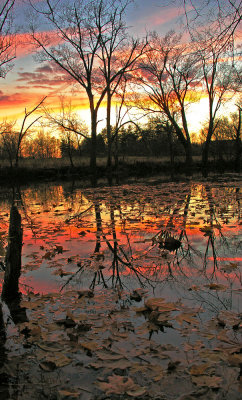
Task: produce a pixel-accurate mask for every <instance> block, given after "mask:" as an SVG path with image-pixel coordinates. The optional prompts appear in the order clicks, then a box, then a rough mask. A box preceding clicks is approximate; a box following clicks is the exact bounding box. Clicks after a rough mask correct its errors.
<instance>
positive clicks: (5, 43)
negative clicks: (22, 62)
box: [0, 0, 15, 78]
mask: <svg viewBox="0 0 242 400" xmlns="http://www.w3.org/2000/svg"><path fill="white" fill-rule="evenodd" d="M14 2H15V0H3V1H2V0H1V2H0V78H4V77H5V75H6V73H7V72H8V71H9V70H10V69H11V61H12V60H13V59H14V58H15V38H14V35H13V32H12V31H11V28H12V15H11V14H12V11H13V7H14Z"/></svg>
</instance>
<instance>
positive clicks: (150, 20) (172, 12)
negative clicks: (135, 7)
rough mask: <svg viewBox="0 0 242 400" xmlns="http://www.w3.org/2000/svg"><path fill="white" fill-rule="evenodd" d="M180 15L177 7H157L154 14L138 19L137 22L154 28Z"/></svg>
mask: <svg viewBox="0 0 242 400" xmlns="http://www.w3.org/2000/svg"><path fill="white" fill-rule="evenodd" d="M178 15H179V11H178V9H177V8H175V7H173V8H169V9H165V10H164V8H158V7H157V8H156V12H154V13H153V14H152V15H149V16H147V17H144V18H142V19H140V20H138V21H137V23H138V24H140V25H141V24H142V25H147V27H148V28H151V27H152V28H154V27H157V26H160V25H163V24H165V23H167V22H169V21H171V20H173V19H174V18H177V17H178Z"/></svg>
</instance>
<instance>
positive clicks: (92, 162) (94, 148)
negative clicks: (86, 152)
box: [90, 110, 97, 182]
mask: <svg viewBox="0 0 242 400" xmlns="http://www.w3.org/2000/svg"><path fill="white" fill-rule="evenodd" d="M90 169H91V174H92V178H93V180H94V181H95V182H96V178H97V114H96V111H95V110H91V154H90Z"/></svg>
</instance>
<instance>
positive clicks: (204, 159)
mask: <svg viewBox="0 0 242 400" xmlns="http://www.w3.org/2000/svg"><path fill="white" fill-rule="evenodd" d="M212 135H213V126H209V128H208V134H207V137H206V141H205V143H204V147H203V150H202V167H203V168H204V169H206V168H207V166H208V156H209V147H210V143H211V139H212Z"/></svg>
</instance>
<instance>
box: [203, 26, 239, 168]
mask: <svg viewBox="0 0 242 400" xmlns="http://www.w3.org/2000/svg"><path fill="white" fill-rule="evenodd" d="M201 39H203V40H201ZM204 43H206V46H204ZM197 46H198V50H197V57H198V59H199V60H200V62H201V76H202V84H203V87H202V90H204V92H205V93H206V95H207V97H208V130H207V135H206V140H205V143H204V147H203V152H202V164H203V167H204V168H206V167H207V164H208V156H209V146H210V142H211V139H212V136H213V133H214V129H215V127H216V125H215V120H216V117H217V114H218V111H219V109H220V108H221V106H222V105H223V104H224V103H225V102H227V101H228V100H231V99H232V97H233V95H234V94H235V93H236V92H237V91H239V88H240V86H241V81H240V79H238V76H239V72H238V71H239V70H238V68H237V67H236V63H235V60H234V57H233V55H232V54H231V52H230V51H227V49H226V48H225V47H223V46H221V44H220V42H219V43H216V42H214V41H213V35H211V34H210V32H207V33H206V34H205V35H204V36H203V37H202V38H200V40H199V41H198V42H197Z"/></svg>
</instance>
